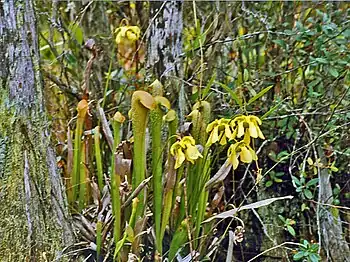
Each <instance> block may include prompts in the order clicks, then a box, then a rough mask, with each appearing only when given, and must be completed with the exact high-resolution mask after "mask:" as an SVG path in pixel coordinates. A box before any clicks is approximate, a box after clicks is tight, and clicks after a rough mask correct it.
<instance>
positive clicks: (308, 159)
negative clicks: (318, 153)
mask: <svg viewBox="0 0 350 262" xmlns="http://www.w3.org/2000/svg"><path fill="white" fill-rule="evenodd" d="M307 163H308V164H309V165H310V166H312V165H313V164H314V161H312V159H311V157H308V158H307Z"/></svg>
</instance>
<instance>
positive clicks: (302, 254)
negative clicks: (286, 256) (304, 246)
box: [293, 251, 304, 261]
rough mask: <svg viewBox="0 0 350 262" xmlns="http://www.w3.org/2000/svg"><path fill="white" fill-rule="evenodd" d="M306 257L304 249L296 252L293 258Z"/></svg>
mask: <svg viewBox="0 0 350 262" xmlns="http://www.w3.org/2000/svg"><path fill="white" fill-rule="evenodd" d="M303 257H304V252H303V251H299V252H298V253H296V254H295V255H294V256H293V260H296V261H298V260H300V259H302V258H303Z"/></svg>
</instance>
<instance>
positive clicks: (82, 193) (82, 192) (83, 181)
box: [79, 143, 88, 211]
mask: <svg viewBox="0 0 350 262" xmlns="http://www.w3.org/2000/svg"><path fill="white" fill-rule="evenodd" d="M85 157H86V144H85V143H82V144H81V151H80V170H79V177H80V185H79V211H81V210H83V208H84V207H85V204H86V202H87V201H86V198H87V194H86V187H87V182H88V181H87V176H86V164H85V163H86V159H85Z"/></svg>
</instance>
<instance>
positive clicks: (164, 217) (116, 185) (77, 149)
mask: <svg viewBox="0 0 350 262" xmlns="http://www.w3.org/2000/svg"><path fill="white" fill-rule="evenodd" d="M124 34H126V32H124ZM148 90H151V91H150V93H149V92H146V91H143V90H137V91H134V92H133V94H132V97H131V109H130V111H129V117H130V121H131V124H132V137H129V141H132V142H133V143H132V159H126V158H125V154H124V153H123V150H122V149H121V148H122V147H121V141H122V138H123V135H122V134H123V133H124V132H122V131H123V128H126V126H125V127H123V124H124V122H125V121H127V119H126V117H125V116H123V115H122V113H121V112H119V111H117V112H116V113H115V114H114V115H113V117H112V118H111V119H110V121H109V123H108V121H107V119H106V115H105V113H104V111H103V109H102V108H101V107H100V106H99V103H98V104H97V109H96V112H97V113H96V114H97V118H98V119H99V122H98V125H97V126H95V127H94V128H92V129H91V130H90V131H91V133H89V130H86V127H87V125H88V124H89V121H91V120H89V118H91V114H92V113H93V112H94V110H93V108H90V105H89V103H88V101H87V100H81V101H80V102H79V104H78V107H77V111H78V114H77V118H76V129H75V133H74V145H73V143H71V144H72V148H71V152H73V157H72V158H71V159H72V162H73V163H71V164H72V166H73V168H72V169H71V173H70V177H69V178H67V179H66V181H67V182H66V184H67V187H68V189H67V194H68V199H69V203H70V205H71V208H72V209H73V210H78V211H79V212H82V211H83V210H84V209H85V208H87V207H88V206H89V205H91V203H92V199H93V196H92V194H93V193H92V189H93V184H94V181H97V188H98V192H99V194H100V195H99V199H100V198H101V197H102V195H103V192H104V191H105V190H108V192H110V196H111V212H112V216H113V225H112V227H110V228H112V229H110V230H111V231H112V232H113V233H112V234H111V236H110V237H109V238H110V241H112V242H113V243H114V256H113V257H114V260H115V261H125V259H126V257H127V254H128V253H130V252H132V253H133V254H140V252H141V250H140V248H139V247H140V243H142V232H143V230H144V229H145V228H144V227H145V223H146V220H147V218H149V215H148V216H147V215H146V212H149V211H152V215H151V218H150V220H151V223H152V227H153V229H154V246H155V250H154V251H155V252H154V259H155V261H161V260H162V258H163V257H165V256H167V257H168V259H169V260H172V259H174V258H175V256H176V254H177V253H178V252H179V251H181V250H182V252H183V253H184V254H185V253H187V252H190V251H191V250H192V251H193V250H197V251H198V252H199V253H201V252H204V249H203V247H204V245H202V241H203V239H204V236H205V235H206V234H208V233H209V230H210V227H209V226H207V225H203V224H202V222H203V221H204V220H205V219H206V218H208V216H210V214H209V213H208V212H207V205H208V202H209V201H210V199H209V189H207V188H206V186H205V185H206V183H207V182H208V180H209V179H210V174H211V168H212V166H213V164H214V157H213V152H214V151H215V148H216V147H215V144H219V146H222V147H228V150H227V158H228V163H230V164H232V166H233V169H234V170H235V169H237V167H238V165H239V162H242V163H251V162H252V161H254V160H257V155H256V153H255V150H254V144H253V139H254V138H261V139H264V135H263V134H262V132H261V130H260V125H261V120H260V119H259V118H258V117H256V116H254V115H247V116H245V115H238V116H236V117H234V118H233V119H226V118H221V119H215V120H214V121H212V122H210V118H211V106H210V103H209V102H207V101H199V102H197V103H196V104H194V105H193V108H192V112H191V113H190V114H189V115H188V116H187V119H188V121H189V123H190V126H191V128H190V132H189V133H186V135H185V134H182V133H180V132H179V131H178V117H177V113H176V112H175V110H173V109H171V103H170V102H169V101H168V99H167V98H165V97H164V96H163V86H162V84H161V83H160V82H159V81H158V80H156V81H154V82H153V83H152V84H151V85H150V86H149V87H148ZM90 126H91V123H90ZM165 133H167V135H164V134H165ZM147 134H149V137H150V139H148V138H147ZM89 136H93V139H92V140H90V139H89ZM69 138H70V139H71V134H69ZM147 141H151V142H150V147H149V145H148V143H149V142H147ZM89 143H93V144H94V146H93V155H94V161H92V162H89V160H88V158H89V157H91V154H90V153H91V152H90V151H89V150H88V145H89ZM129 143H130V142H129ZM103 145H104V147H103ZM106 145H108V147H107V148H109V150H110V152H107V151H108V150H107V151H106ZM147 148H148V149H147ZM147 155H150V158H148V157H147ZM106 156H110V160H109V162H110V164H108V163H107V164H106V163H104V160H105V159H106ZM147 159H150V161H149V162H148V161H147ZM131 162H132V164H131ZM88 163H90V164H88ZM125 163H128V164H125ZM91 165H92V166H91ZM128 165H129V166H128ZM125 166H126V168H125ZM130 166H132V172H131V171H130V170H131V168H130ZM128 168H129V172H123V171H122V170H125V169H128ZM95 184H96V183H95ZM125 185H127V187H128V188H129V189H130V190H129V191H125V190H123V188H125ZM131 203H132V204H131ZM106 230H108V224H107V223H105V222H104V221H103V220H102V219H98V221H97V223H96V242H97V243H96V244H97V251H98V253H100V254H101V253H103V252H104V250H105V248H106V247H107V246H108V241H109V238H108V235H106ZM103 232H105V233H103ZM166 233H167V234H166ZM103 236H104V237H103ZM165 238H169V239H170V247H169V249H168V250H163V240H164V239H165ZM188 243H190V244H188ZM165 254H166V255H165Z"/></svg>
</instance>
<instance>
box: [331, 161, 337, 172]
mask: <svg viewBox="0 0 350 262" xmlns="http://www.w3.org/2000/svg"><path fill="white" fill-rule="evenodd" d="M333 164H334V163H333ZM333 164H332V165H331V170H332V172H338V171H339V169H338V168H337V167H335V166H334V165H333Z"/></svg>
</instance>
